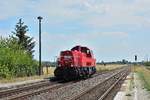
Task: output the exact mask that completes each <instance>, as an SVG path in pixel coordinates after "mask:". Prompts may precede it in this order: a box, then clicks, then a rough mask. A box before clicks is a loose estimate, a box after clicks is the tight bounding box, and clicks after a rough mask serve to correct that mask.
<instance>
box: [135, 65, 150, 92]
mask: <svg viewBox="0 0 150 100" xmlns="http://www.w3.org/2000/svg"><path fill="white" fill-rule="evenodd" d="M134 71H135V72H136V73H137V74H138V75H139V77H140V79H141V80H142V82H143V85H144V87H145V88H146V89H147V90H148V91H150V70H148V69H146V68H145V67H144V66H135V68H134Z"/></svg>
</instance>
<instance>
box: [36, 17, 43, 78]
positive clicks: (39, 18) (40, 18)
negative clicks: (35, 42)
mask: <svg viewBox="0 0 150 100" xmlns="http://www.w3.org/2000/svg"><path fill="white" fill-rule="evenodd" d="M37 19H38V20H39V75H41V20H42V19H43V18H42V17H41V16H39V17H37Z"/></svg>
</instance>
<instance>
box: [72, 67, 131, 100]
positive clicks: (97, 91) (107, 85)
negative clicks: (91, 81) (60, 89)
mask: <svg viewBox="0 0 150 100" xmlns="http://www.w3.org/2000/svg"><path fill="white" fill-rule="evenodd" d="M128 73H129V69H126V70H123V71H120V72H118V73H116V74H115V75H112V76H110V77H108V78H107V79H105V80H104V81H102V82H101V83H99V84H97V85H96V86H94V87H91V88H89V89H88V90H85V91H82V92H81V93H80V94H78V95H75V96H73V97H72V98H70V100H104V99H105V97H106V96H107V95H108V94H109V93H110V92H111V90H112V89H113V88H114V87H115V86H116V85H117V84H118V83H119V81H121V80H122V79H124V78H125V77H126V76H127V74H128Z"/></svg>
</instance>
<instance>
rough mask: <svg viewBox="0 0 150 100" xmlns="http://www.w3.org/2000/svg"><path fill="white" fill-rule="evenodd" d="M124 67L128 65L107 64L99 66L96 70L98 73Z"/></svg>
mask: <svg viewBox="0 0 150 100" xmlns="http://www.w3.org/2000/svg"><path fill="white" fill-rule="evenodd" d="M123 66H126V65H125V64H107V65H105V66H104V65H100V64H97V65H96V69H97V71H109V70H113V69H116V68H120V67H123Z"/></svg>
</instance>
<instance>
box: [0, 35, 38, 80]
mask: <svg viewBox="0 0 150 100" xmlns="http://www.w3.org/2000/svg"><path fill="white" fill-rule="evenodd" d="M35 74H37V62H36V61H34V60H33V59H32V57H31V55H29V54H28V53H27V52H26V51H25V50H22V49H21V46H20V45H18V44H17V42H15V40H14V39H12V38H7V39H4V38H2V37H1V38H0V78H7V77H23V76H31V75H35Z"/></svg>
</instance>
